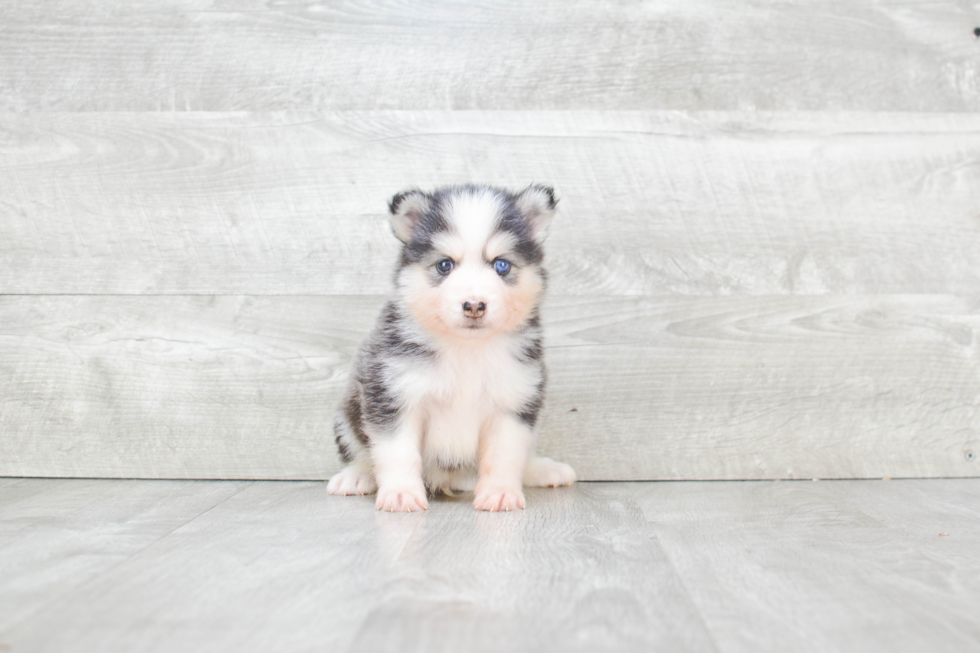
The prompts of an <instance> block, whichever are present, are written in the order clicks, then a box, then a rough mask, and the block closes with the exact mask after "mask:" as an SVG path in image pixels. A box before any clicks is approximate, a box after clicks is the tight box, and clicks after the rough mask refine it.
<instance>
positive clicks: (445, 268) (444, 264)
mask: <svg viewBox="0 0 980 653" xmlns="http://www.w3.org/2000/svg"><path fill="white" fill-rule="evenodd" d="M436 270H438V271H439V274H449V273H450V272H452V271H453V262H452V259H448V258H444V259H442V260H441V261H439V262H438V263H436Z"/></svg>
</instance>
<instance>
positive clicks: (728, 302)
mask: <svg viewBox="0 0 980 653" xmlns="http://www.w3.org/2000/svg"><path fill="white" fill-rule="evenodd" d="M382 301H383V300H382V298H380V297H371V298H354V297H346V296H339V297H168V296H163V297H159V296H155V297H151V296H145V297H91V296H67V297H55V296H49V297H12V296H8V297H0V396H2V397H4V402H3V404H2V408H0V432H2V436H3V437H0V475H27V476H110V477H151V478H272V479H274V478H294V479H302V478H327V477H328V476H330V475H331V474H332V473H334V472H335V471H336V470H337V469H338V460H337V455H336V451H335V446H334V444H333V437H332V414H333V410H334V408H335V406H336V404H337V403H338V401H339V399H340V395H341V392H342V390H343V387H344V384H345V382H346V378H347V373H348V369H349V365H350V361H351V359H352V357H353V355H354V353H355V352H356V349H357V347H358V345H359V343H360V341H361V339H362V338H363V337H364V335H365V334H366V332H367V331H368V330H369V329H370V327H371V325H372V324H373V322H374V319H375V315H376V312H377V310H378V309H379V307H380V305H381V303H382ZM544 316H545V329H546V334H547V338H546V343H547V345H548V347H547V352H546V358H547V360H548V363H549V366H550V370H551V374H550V388H549V396H548V400H547V402H546V404H545V411H544V413H543V416H542V419H541V443H540V447H539V449H540V450H541V452H542V453H544V454H545V455H550V456H552V457H555V458H558V459H561V460H564V461H566V462H568V463H570V464H572V465H573V466H574V467H575V468H576V469H577V471H578V472H579V475H580V477H581V478H585V479H699V478H700V479H712V478H728V479H737V478H812V477H820V478H841V477H843V478H847V477H865V478H867V477H879V478H880V477H883V476H891V477H900V476H977V475H980V468H978V465H980V463H978V462H977V461H976V460H975V459H974V460H973V461H970V460H968V459H967V455H966V454H967V452H968V451H974V452H980V431H978V428H977V425H978V424H980V349H978V342H980V335H978V334H980V304H978V303H977V300H976V298H974V299H963V298H958V297H955V296H935V297H933V296H917V295H905V296H883V297H877V296H853V297H850V296H846V297H823V296H768V297H749V298H746V297H715V298H711V297H659V298H658V297H650V298H615V297H607V298H597V297H584V298H583V297H554V298H552V299H551V300H549V302H548V303H547V305H546V310H545V314H544Z"/></svg>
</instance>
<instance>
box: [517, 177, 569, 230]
mask: <svg viewBox="0 0 980 653" xmlns="http://www.w3.org/2000/svg"><path fill="white" fill-rule="evenodd" d="M514 202H515V203H516V204H517V210H518V211H520V212H521V215H523V216H524V219H525V220H527V223H528V225H530V227H531V235H532V236H533V237H534V239H535V240H536V241H538V242H539V243H540V242H542V241H543V240H544V237H545V236H547V235H548V225H550V224H551V218H552V216H554V215H555V206H556V205H557V204H558V200H556V199H555V189H553V188H551V187H550V186H537V185H531V186H528V187H527V188H525V189H524V190H522V191H521V192H520V193H519V194H518V195H517V197H515V198H514Z"/></svg>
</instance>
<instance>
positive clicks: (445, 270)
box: [391, 186, 555, 338]
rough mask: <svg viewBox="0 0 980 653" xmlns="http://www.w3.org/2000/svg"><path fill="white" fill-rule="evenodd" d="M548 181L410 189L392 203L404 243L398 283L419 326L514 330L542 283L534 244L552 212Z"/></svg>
mask: <svg viewBox="0 0 980 653" xmlns="http://www.w3.org/2000/svg"><path fill="white" fill-rule="evenodd" d="M554 208H555V199H554V193H553V192H552V190H551V189H550V188H545V187H541V186H531V187H529V188H527V189H525V190H524V191H522V192H521V193H518V194H516V195H514V194H511V193H508V192H507V191H503V190H499V189H495V188H488V187H474V186H465V187H454V188H447V189H442V190H439V191H436V192H435V193H432V194H428V193H423V192H421V191H409V192H407V193H401V194H399V195H396V196H395V197H394V199H392V202H391V214H392V215H391V221H392V228H393V230H394V232H395V235H396V236H397V237H398V238H399V239H400V240H401V241H402V242H403V243H404V244H405V246H404V248H403V249H402V259H401V265H400V268H399V270H398V273H397V284H398V290H399V293H400V294H401V296H402V301H403V302H404V305H405V306H406V307H407V308H408V309H409V311H411V313H412V315H413V316H414V317H415V319H416V321H417V322H418V323H419V324H420V325H421V326H422V327H423V328H425V329H426V330H428V331H430V332H432V333H434V334H438V335H440V336H444V337H451V338H487V337H491V336H493V335H496V334H498V333H502V332H509V331H514V330H516V329H519V328H520V327H521V326H522V325H524V323H525V322H526V321H527V320H528V318H529V317H530V316H531V314H532V311H533V310H534V308H535V307H536V306H537V304H538V301H539V299H540V296H541V293H542V291H543V290H544V272H543V270H542V269H541V267H540V265H541V260H542V258H543V251H542V249H541V243H542V241H543V240H544V235H545V231H546V229H547V226H548V224H549V222H550V220H551V216H552V215H553V213H554Z"/></svg>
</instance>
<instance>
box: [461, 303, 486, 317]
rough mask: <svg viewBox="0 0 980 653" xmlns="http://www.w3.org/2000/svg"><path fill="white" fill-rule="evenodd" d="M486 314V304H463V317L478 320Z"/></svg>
mask: <svg viewBox="0 0 980 653" xmlns="http://www.w3.org/2000/svg"><path fill="white" fill-rule="evenodd" d="M486 312H487V303H486V302H476V301H473V302H463V315H465V316H466V317H469V318H473V319H476V318H478V317H483V314H484V313H486Z"/></svg>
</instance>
